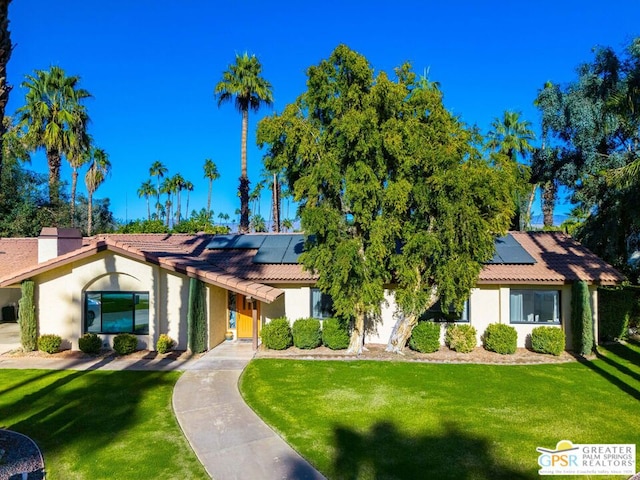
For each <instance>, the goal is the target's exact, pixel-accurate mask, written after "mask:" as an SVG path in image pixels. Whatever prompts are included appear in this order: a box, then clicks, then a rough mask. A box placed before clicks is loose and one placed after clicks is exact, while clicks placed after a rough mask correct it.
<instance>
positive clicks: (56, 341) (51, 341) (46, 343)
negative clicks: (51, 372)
mask: <svg viewBox="0 0 640 480" xmlns="http://www.w3.org/2000/svg"><path fill="white" fill-rule="evenodd" d="M60 345H62V338H61V337H60V335H53V334H46V335H40V338H38V350H40V351H41V352H46V353H58V352H59V351H60Z"/></svg>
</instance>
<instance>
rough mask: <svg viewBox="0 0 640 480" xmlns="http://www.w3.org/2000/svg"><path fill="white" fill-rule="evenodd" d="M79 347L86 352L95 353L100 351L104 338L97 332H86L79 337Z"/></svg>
mask: <svg viewBox="0 0 640 480" xmlns="http://www.w3.org/2000/svg"><path fill="white" fill-rule="evenodd" d="M78 348H80V350H81V351H83V352H84V353H87V354H89V355H95V354H97V353H100V349H101V348H102V339H101V338H100V337H99V336H98V335H96V334H95V333H85V334H84V335H83V336H81V337H80V338H79V339H78Z"/></svg>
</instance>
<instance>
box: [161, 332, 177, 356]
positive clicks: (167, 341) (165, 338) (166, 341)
mask: <svg viewBox="0 0 640 480" xmlns="http://www.w3.org/2000/svg"><path fill="white" fill-rule="evenodd" d="M175 345H176V342H175V341H174V340H173V339H172V338H171V337H170V336H169V335H167V334H166V333H163V334H161V335H160V336H159V337H158V341H157V342H156V350H157V351H158V353H167V352H168V351H169V350H171V349H172V348H173V347H175Z"/></svg>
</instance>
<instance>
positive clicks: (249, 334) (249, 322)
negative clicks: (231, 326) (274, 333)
mask: <svg viewBox="0 0 640 480" xmlns="http://www.w3.org/2000/svg"><path fill="white" fill-rule="evenodd" d="M256 306H258V305H256ZM236 312H237V317H236V318H237V322H238V323H237V328H238V331H237V335H238V338H253V311H252V308H251V302H248V301H247V297H245V296H244V295H242V294H240V293H238V294H236ZM259 315H260V312H259V311H258V312H256V317H258V316H259Z"/></svg>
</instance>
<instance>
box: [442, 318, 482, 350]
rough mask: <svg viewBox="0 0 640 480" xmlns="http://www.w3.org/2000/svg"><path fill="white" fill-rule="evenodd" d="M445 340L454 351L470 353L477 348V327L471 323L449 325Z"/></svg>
mask: <svg viewBox="0 0 640 480" xmlns="http://www.w3.org/2000/svg"><path fill="white" fill-rule="evenodd" d="M444 338H445V342H446V344H447V345H448V346H449V348H450V349H451V350H453V351H456V352H460V353H469V352H472V351H473V349H474V348H476V345H477V340H476V329H475V328H473V327H472V326H471V325H455V324H454V325H450V326H449V327H447V333H446V334H445V337H444Z"/></svg>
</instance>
